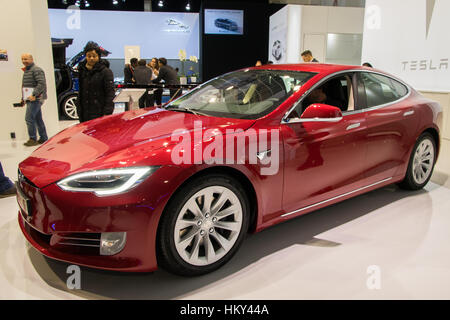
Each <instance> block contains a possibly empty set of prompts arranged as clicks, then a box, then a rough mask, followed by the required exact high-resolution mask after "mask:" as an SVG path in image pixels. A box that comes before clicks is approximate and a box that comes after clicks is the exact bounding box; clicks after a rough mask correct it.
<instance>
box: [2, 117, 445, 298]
mask: <svg viewBox="0 0 450 320" xmlns="http://www.w3.org/2000/svg"><path fill="white" fill-rule="evenodd" d="M67 124H68V123H67V122H66V123H63V124H62V125H63V126H66V125H67ZM22 143H23V142H22V141H17V142H15V143H14V142H13V143H11V142H3V143H1V142H0V159H1V161H2V164H3V166H4V168H5V171H6V173H7V175H9V176H10V177H13V178H15V177H16V176H17V174H16V170H17V164H18V162H19V161H21V160H22V159H23V158H25V157H26V156H28V155H29V154H30V153H31V151H32V149H30V148H26V147H23V146H22ZM449 176H450V141H447V140H444V141H443V148H442V152H441V155H440V159H439V162H438V164H437V166H436V171H435V174H434V175H433V182H430V183H429V184H428V185H427V186H426V188H425V189H424V190H422V191H418V192H406V191H403V190H400V189H398V188H397V187H396V186H394V185H393V186H388V187H386V188H383V189H380V190H377V191H373V192H370V193H367V194H365V195H362V196H359V197H357V198H354V199H351V200H347V201H345V202H342V203H339V204H337V205H334V206H331V207H329V208H326V209H322V210H319V211H316V212H314V213H311V214H308V215H305V216H302V217H300V218H297V219H294V220H292V221H288V222H286V223H283V224H281V225H278V226H275V227H272V228H270V229H268V230H265V231H263V232H261V233H259V234H255V235H249V236H248V238H247V239H246V241H245V242H244V244H243V246H242V247H241V249H240V250H239V251H238V253H237V254H236V256H235V257H234V258H233V259H232V260H231V261H230V262H229V263H228V264H226V265H225V266H224V267H223V268H222V269H220V270H218V271H216V272H214V273H212V274H209V275H206V276H202V277H198V278H181V277H177V276H173V275H171V274H168V273H166V272H165V271H157V272H154V273H151V274H123V273H115V272H105V271H99V270H93V269H88V268H81V278H80V285H81V289H73V290H71V289H69V288H68V286H67V283H68V282H69V284H73V283H74V282H73V281H72V280H73V277H71V275H72V273H71V272H70V273H68V267H69V265H68V264H65V263H61V262H57V261H53V260H50V259H47V258H45V257H43V256H42V255H41V254H39V253H38V252H37V251H36V250H34V249H33V248H31V247H30V246H29V245H28V244H27V243H26V241H25V239H24V237H23V236H22V234H21V231H20V229H19V226H18V224H17V210H18V207H17V204H16V200H15V198H14V197H11V198H5V199H0V288H1V289H0V299H92V298H94V299H450V254H449V248H450V232H448V230H449V229H450V179H449ZM262 244H264V245H262Z"/></svg>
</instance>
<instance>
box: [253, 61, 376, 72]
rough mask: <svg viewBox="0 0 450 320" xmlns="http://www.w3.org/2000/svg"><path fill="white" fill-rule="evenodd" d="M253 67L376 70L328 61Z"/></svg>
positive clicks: (326, 70)
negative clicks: (329, 62) (328, 62)
mask: <svg viewBox="0 0 450 320" xmlns="http://www.w3.org/2000/svg"><path fill="white" fill-rule="evenodd" d="M251 69H255V70H258V69H270V70H289V71H305V72H315V73H326V74H328V73H334V72H339V71H345V70H374V69H372V68H366V67H360V66H350V65H340V64H327V63H296V64H266V65H262V66H259V67H252V68H251Z"/></svg>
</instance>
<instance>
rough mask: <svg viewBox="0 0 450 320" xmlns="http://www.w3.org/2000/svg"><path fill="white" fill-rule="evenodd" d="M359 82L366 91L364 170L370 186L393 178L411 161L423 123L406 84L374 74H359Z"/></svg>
mask: <svg viewBox="0 0 450 320" xmlns="http://www.w3.org/2000/svg"><path fill="white" fill-rule="evenodd" d="M359 82H360V83H359V84H360V86H363V88H364V94H365V99H366V106H365V113H366V117H367V128H368V131H367V158H366V161H365V163H364V167H365V171H366V176H367V178H368V182H369V183H375V182H378V181H381V180H384V179H389V178H392V177H393V176H394V175H395V172H396V171H397V169H399V168H400V167H401V166H402V165H405V161H408V157H405V155H406V154H407V153H408V152H409V149H410V146H411V139H414V138H415V137H414V136H413V135H414V133H415V132H416V128H417V126H418V123H419V119H418V113H417V112H416V111H415V110H414V106H413V105H412V104H411V103H410V100H409V99H407V97H408V95H409V89H408V87H407V86H405V85H404V84H402V83H400V82H399V81H396V80H394V79H392V78H390V77H387V76H385V75H381V74H378V73H373V72H361V73H359ZM405 159H406V160H405Z"/></svg>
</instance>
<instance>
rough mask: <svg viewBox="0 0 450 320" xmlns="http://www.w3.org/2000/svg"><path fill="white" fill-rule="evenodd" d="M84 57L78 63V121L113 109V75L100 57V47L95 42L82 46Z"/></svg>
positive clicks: (110, 111) (104, 113) (101, 114)
mask: <svg viewBox="0 0 450 320" xmlns="http://www.w3.org/2000/svg"><path fill="white" fill-rule="evenodd" d="M84 53H85V55H86V59H85V60H84V61H83V62H81V63H80V65H79V67H78V71H79V86H80V88H79V92H78V99H77V111H78V116H79V118H80V122H85V121H89V120H92V119H96V118H99V117H103V116H104V115H109V114H112V113H113V111H114V102H113V99H114V97H115V90H114V75H113V73H112V71H111V69H109V62H108V61H106V60H102V59H101V55H102V49H101V48H100V47H99V46H98V44H96V43H95V42H91V41H90V42H88V43H87V44H86V46H85V47H84Z"/></svg>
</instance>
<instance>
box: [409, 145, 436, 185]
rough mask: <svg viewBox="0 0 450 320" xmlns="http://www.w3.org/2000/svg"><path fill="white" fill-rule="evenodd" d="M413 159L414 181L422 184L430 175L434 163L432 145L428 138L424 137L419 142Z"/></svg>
mask: <svg viewBox="0 0 450 320" xmlns="http://www.w3.org/2000/svg"><path fill="white" fill-rule="evenodd" d="M413 161H414V162H413V179H414V182H415V183H417V184H418V185H420V184H423V183H424V182H425V181H426V180H427V179H428V178H429V177H430V175H431V172H432V170H433V164H434V145H433V142H432V141H431V140H430V139H428V138H426V139H424V140H422V141H421V142H420V144H419V146H418V147H417V149H416V153H415V154H414V160H413Z"/></svg>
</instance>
